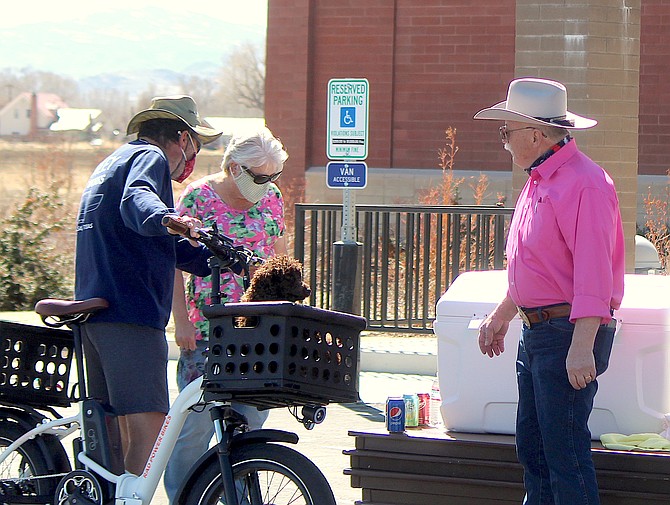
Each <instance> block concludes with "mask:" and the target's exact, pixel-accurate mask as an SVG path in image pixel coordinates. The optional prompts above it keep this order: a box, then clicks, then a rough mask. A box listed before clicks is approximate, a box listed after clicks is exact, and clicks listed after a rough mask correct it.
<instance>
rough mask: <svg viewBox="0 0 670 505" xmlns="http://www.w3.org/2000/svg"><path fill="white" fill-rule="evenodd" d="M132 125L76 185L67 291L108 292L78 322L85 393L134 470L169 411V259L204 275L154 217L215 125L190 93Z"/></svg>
mask: <svg viewBox="0 0 670 505" xmlns="http://www.w3.org/2000/svg"><path fill="white" fill-rule="evenodd" d="M133 133H137V134H138V135H137V139H136V140H133V141H131V142H129V143H128V144H126V145H124V146H122V147H120V148H119V149H117V150H116V151H115V152H114V153H112V154H111V155H110V156H108V157H107V158H106V159H105V160H103V161H102V162H101V163H100V164H99V165H98V167H97V168H96V169H95V171H94V172H93V174H92V175H91V178H90V179H89V181H88V184H87V186H86V189H85V190H84V193H83V195H82V198H81V204H80V208H79V216H78V220H77V252H76V280H75V297H76V298H77V299H78V300H82V299H86V298H92V297H101V298H105V299H106V300H107V301H108V302H109V308H108V309H106V310H104V311H101V312H99V313H97V314H95V315H94V316H92V317H91V318H90V319H89V321H88V322H87V323H86V324H84V325H83V326H82V334H83V341H84V348H85V352H86V361H87V374H88V377H89V381H90V382H89V387H90V389H89V393H90V395H91V396H92V397H94V398H98V399H100V400H101V401H102V402H103V403H107V404H109V405H110V406H111V407H112V408H113V409H114V411H115V413H116V414H117V415H118V416H119V426H120V431H121V438H122V442H123V455H124V459H125V467H126V470H128V471H129V472H132V473H134V474H137V475H139V474H141V472H142V470H143V468H144V466H145V463H146V462H147V458H148V456H149V453H150V451H151V449H152V447H153V444H154V441H155V439H156V436H157V435H158V432H159V430H160V428H161V425H162V423H163V420H164V417H165V413H166V412H167V411H168V388H167V342H166V339H165V327H166V325H167V322H168V318H169V316H170V307H171V302H172V286H173V280H174V272H175V267H178V268H179V269H181V270H186V271H189V272H192V273H194V274H196V275H201V276H205V275H209V269H208V268H207V263H206V259H207V257H208V256H209V253H208V252H207V251H206V249H204V248H201V247H192V246H191V245H190V244H189V242H188V241H187V240H186V239H177V238H176V237H175V236H174V235H170V234H169V233H168V231H167V228H165V227H163V226H162V225H161V220H162V218H163V216H165V215H168V214H174V212H175V211H174V209H173V206H174V203H173V195H172V181H173V180H175V181H179V182H181V181H183V180H184V179H185V178H186V177H188V175H189V174H190V172H191V171H192V170H193V165H194V164H195V157H196V155H197V153H198V151H199V150H200V147H201V145H203V144H207V143H209V142H213V141H214V140H216V139H217V138H218V137H219V136H220V135H221V133H220V132H218V131H216V130H215V129H214V128H212V127H211V126H210V125H209V124H207V122H205V121H204V120H202V119H201V118H200V116H199V114H198V110H197V107H196V104H195V102H194V100H193V99H192V98H191V97H189V96H172V97H162V98H154V99H153V101H152V102H151V106H150V107H149V108H148V109H146V110H143V111H141V112H139V113H138V114H136V115H135V116H134V117H133V118H132V119H131V120H130V123H129V124H128V134H133ZM181 219H182V221H183V222H185V223H186V224H188V225H189V227H190V228H194V227H195V226H197V225H198V224H199V223H198V222H197V220H194V219H192V218H181Z"/></svg>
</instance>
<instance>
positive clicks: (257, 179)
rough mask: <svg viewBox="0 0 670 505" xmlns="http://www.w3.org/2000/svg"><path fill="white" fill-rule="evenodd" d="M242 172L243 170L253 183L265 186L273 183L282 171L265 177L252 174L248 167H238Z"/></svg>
mask: <svg viewBox="0 0 670 505" xmlns="http://www.w3.org/2000/svg"><path fill="white" fill-rule="evenodd" d="M240 167H241V168H242V170H244V171H245V172H246V173H248V174H249V175H250V176H251V177H253V178H254V182H255V183H256V184H259V185H260V184H267V183H268V182H275V181H276V180H277V179H279V178H280V177H281V174H282V172H283V170H280V171H279V172H275V173H274V174H270V175H265V174H255V173H253V172H252V171H251V170H250V169H249V167H245V166H244V165H240Z"/></svg>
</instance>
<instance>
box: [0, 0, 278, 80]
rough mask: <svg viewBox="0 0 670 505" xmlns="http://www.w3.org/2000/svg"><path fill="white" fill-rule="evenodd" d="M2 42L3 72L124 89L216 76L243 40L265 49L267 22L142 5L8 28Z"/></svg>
mask: <svg viewBox="0 0 670 505" xmlns="http://www.w3.org/2000/svg"><path fill="white" fill-rule="evenodd" d="M138 3H140V2H138ZM221 5H222V6H221V9H223V8H224V7H223V3H222V4H221ZM2 39H3V51H2V54H0V69H2V68H7V67H14V68H25V67H31V68H33V69H36V70H45V71H50V72H54V73H56V74H59V75H63V76H70V77H73V78H75V79H77V80H79V81H80V82H86V81H87V80H88V79H98V80H104V79H118V80H119V81H118V82H119V85H121V84H122V83H123V82H124V79H130V80H135V79H138V78H140V79H141V78H143V77H142V76H144V78H146V77H147V71H149V70H151V71H152V72H154V73H153V76H152V78H155V79H158V78H159V76H161V75H162V77H161V78H162V79H170V78H172V77H174V76H175V75H176V74H189V75H191V74H193V73H198V74H200V75H202V73H206V72H209V71H211V70H212V68H216V67H220V66H221V64H222V62H223V58H224V57H225V56H226V55H227V54H228V53H229V52H230V50H231V49H232V48H233V47H234V45H235V44H236V43H240V42H247V41H249V42H253V43H256V44H263V43H264V40H265V23H259V25H256V26H250V25H244V24H236V23H235V20H234V19H231V20H230V21H222V20H220V19H218V18H217V17H215V16H211V17H208V16H204V15H200V14H194V13H192V12H190V11H189V9H188V3H185V4H184V8H183V9H181V10H180V11H179V12H174V11H170V10H159V9H156V8H155V7H142V6H138V7H137V8H134V9H133V10H132V11H115V12H108V13H104V14H100V13H91V14H89V15H86V14H85V13H83V14H82V16H81V17H80V18H78V19H73V20H71V21H69V22H68V23H34V24H28V25H23V26H21V27H18V28H6V29H3V33H2ZM10 57H11V60H10V59H9V58H10ZM156 69H160V70H156ZM112 76H113V77H112Z"/></svg>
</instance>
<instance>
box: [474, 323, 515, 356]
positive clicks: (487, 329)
mask: <svg viewBox="0 0 670 505" xmlns="http://www.w3.org/2000/svg"><path fill="white" fill-rule="evenodd" d="M493 315H494V314H491V315H489V316H488V317H487V318H486V319H484V322H483V323H482V325H481V326H480V327H479V350H480V351H482V354H488V356H489V358H492V357H493V355H494V354H495V355H496V356H500V354H502V353H503V352H505V335H506V334H507V330H508V329H509V321H503V320H502V319H499V318H497V317H492V316H493Z"/></svg>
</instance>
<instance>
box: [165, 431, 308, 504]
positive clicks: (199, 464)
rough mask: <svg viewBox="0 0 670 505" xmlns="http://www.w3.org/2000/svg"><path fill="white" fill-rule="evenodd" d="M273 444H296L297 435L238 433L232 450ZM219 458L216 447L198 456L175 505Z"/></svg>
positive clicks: (262, 432)
mask: <svg viewBox="0 0 670 505" xmlns="http://www.w3.org/2000/svg"><path fill="white" fill-rule="evenodd" d="M273 442H275V443H276V442H281V443H287V444H297V443H298V435H296V434H295V433H291V432H288V431H283V430H271V429H264V430H253V431H248V432H246V433H240V434H239V435H235V436H234V437H233V441H232V449H235V448H236V447H242V446H245V445H250V444H266V443H273ZM218 460H219V456H218V454H217V452H216V446H214V447H210V448H209V450H208V451H207V452H206V453H205V454H203V455H202V456H200V458H199V459H198V461H196V462H195V464H194V465H193V466H192V467H191V469H190V470H189V471H188V474H186V478H185V479H184V480H183V481H182V483H181V485H180V486H179V489H178V490H177V494H176V495H175V496H176V497H177V498H176V499H175V505H183V504H184V503H185V498H186V497H187V495H188V492H189V491H190V489H191V488H192V487H193V482H194V481H195V480H196V479H197V478H198V476H199V475H200V474H201V473H202V472H203V470H204V469H205V468H207V467H209V465H213V464H216V465H218V464H219V463H218Z"/></svg>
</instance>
